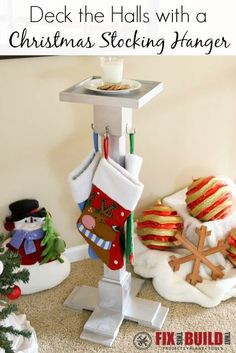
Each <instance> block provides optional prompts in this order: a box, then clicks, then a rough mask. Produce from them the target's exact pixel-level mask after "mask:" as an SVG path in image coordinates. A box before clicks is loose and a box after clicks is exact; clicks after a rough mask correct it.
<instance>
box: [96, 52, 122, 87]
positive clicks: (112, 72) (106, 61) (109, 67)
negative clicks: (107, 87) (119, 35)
mask: <svg viewBox="0 0 236 353" xmlns="http://www.w3.org/2000/svg"><path fill="white" fill-rule="evenodd" d="M123 61H124V60H123V59H122V58H118V57H115V56H103V57H101V58H100V65H101V69H102V81H103V82H104V83H120V82H121V81H122V77H123Z"/></svg>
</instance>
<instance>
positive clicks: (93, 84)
mask: <svg viewBox="0 0 236 353" xmlns="http://www.w3.org/2000/svg"><path fill="white" fill-rule="evenodd" d="M103 84H104V83H103V81H102V79H100V78H96V79H93V80H90V81H86V82H84V83H83V87H84V88H86V89H89V90H91V91H95V92H99V93H103V94H117V93H119V94H123V93H130V92H133V91H136V90H137V89H139V88H140V87H141V86H142V85H141V83H140V82H138V81H134V80H122V82H121V84H122V85H129V86H130V88H128V89H123V90H114V91H106V90H102V89H98V87H99V86H102V85H103Z"/></svg>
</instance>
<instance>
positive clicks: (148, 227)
mask: <svg viewBox="0 0 236 353" xmlns="http://www.w3.org/2000/svg"><path fill="white" fill-rule="evenodd" d="M182 229H183V219H182V218H181V217H180V216H179V215H178V214H177V212H176V211H175V210H174V209H173V208H171V207H170V206H166V205H163V204H162V202H161V201H158V202H157V204H156V205H155V206H153V207H151V208H149V209H147V210H145V211H143V213H142V215H141V217H139V219H138V221H137V234H138V236H139V238H140V240H141V241H142V243H143V244H144V245H145V246H147V247H148V248H149V249H154V250H168V249H171V248H174V247H176V246H177V245H176V243H175V242H176V238H175V234H176V233H177V232H178V231H182Z"/></svg>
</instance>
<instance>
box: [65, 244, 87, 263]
mask: <svg viewBox="0 0 236 353" xmlns="http://www.w3.org/2000/svg"><path fill="white" fill-rule="evenodd" d="M64 255H65V256H66V257H67V259H68V260H69V261H70V262H76V261H81V260H84V259H88V258H89V255H88V245H87V244H83V245H77V246H72V247H71V248H68V249H66V251H65V253H64Z"/></svg>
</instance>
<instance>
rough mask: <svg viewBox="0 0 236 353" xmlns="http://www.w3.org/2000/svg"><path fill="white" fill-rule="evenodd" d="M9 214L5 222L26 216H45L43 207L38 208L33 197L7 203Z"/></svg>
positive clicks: (18, 219)
mask: <svg viewBox="0 0 236 353" xmlns="http://www.w3.org/2000/svg"><path fill="white" fill-rule="evenodd" d="M9 209H10V211H11V215H10V216H8V217H6V222H17V221H20V220H21V219H23V218H26V217H40V218H41V217H45V216H46V210H45V208H39V203H38V201H37V200H34V199H24V200H18V201H15V202H13V203H11V204H10V205H9Z"/></svg>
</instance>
